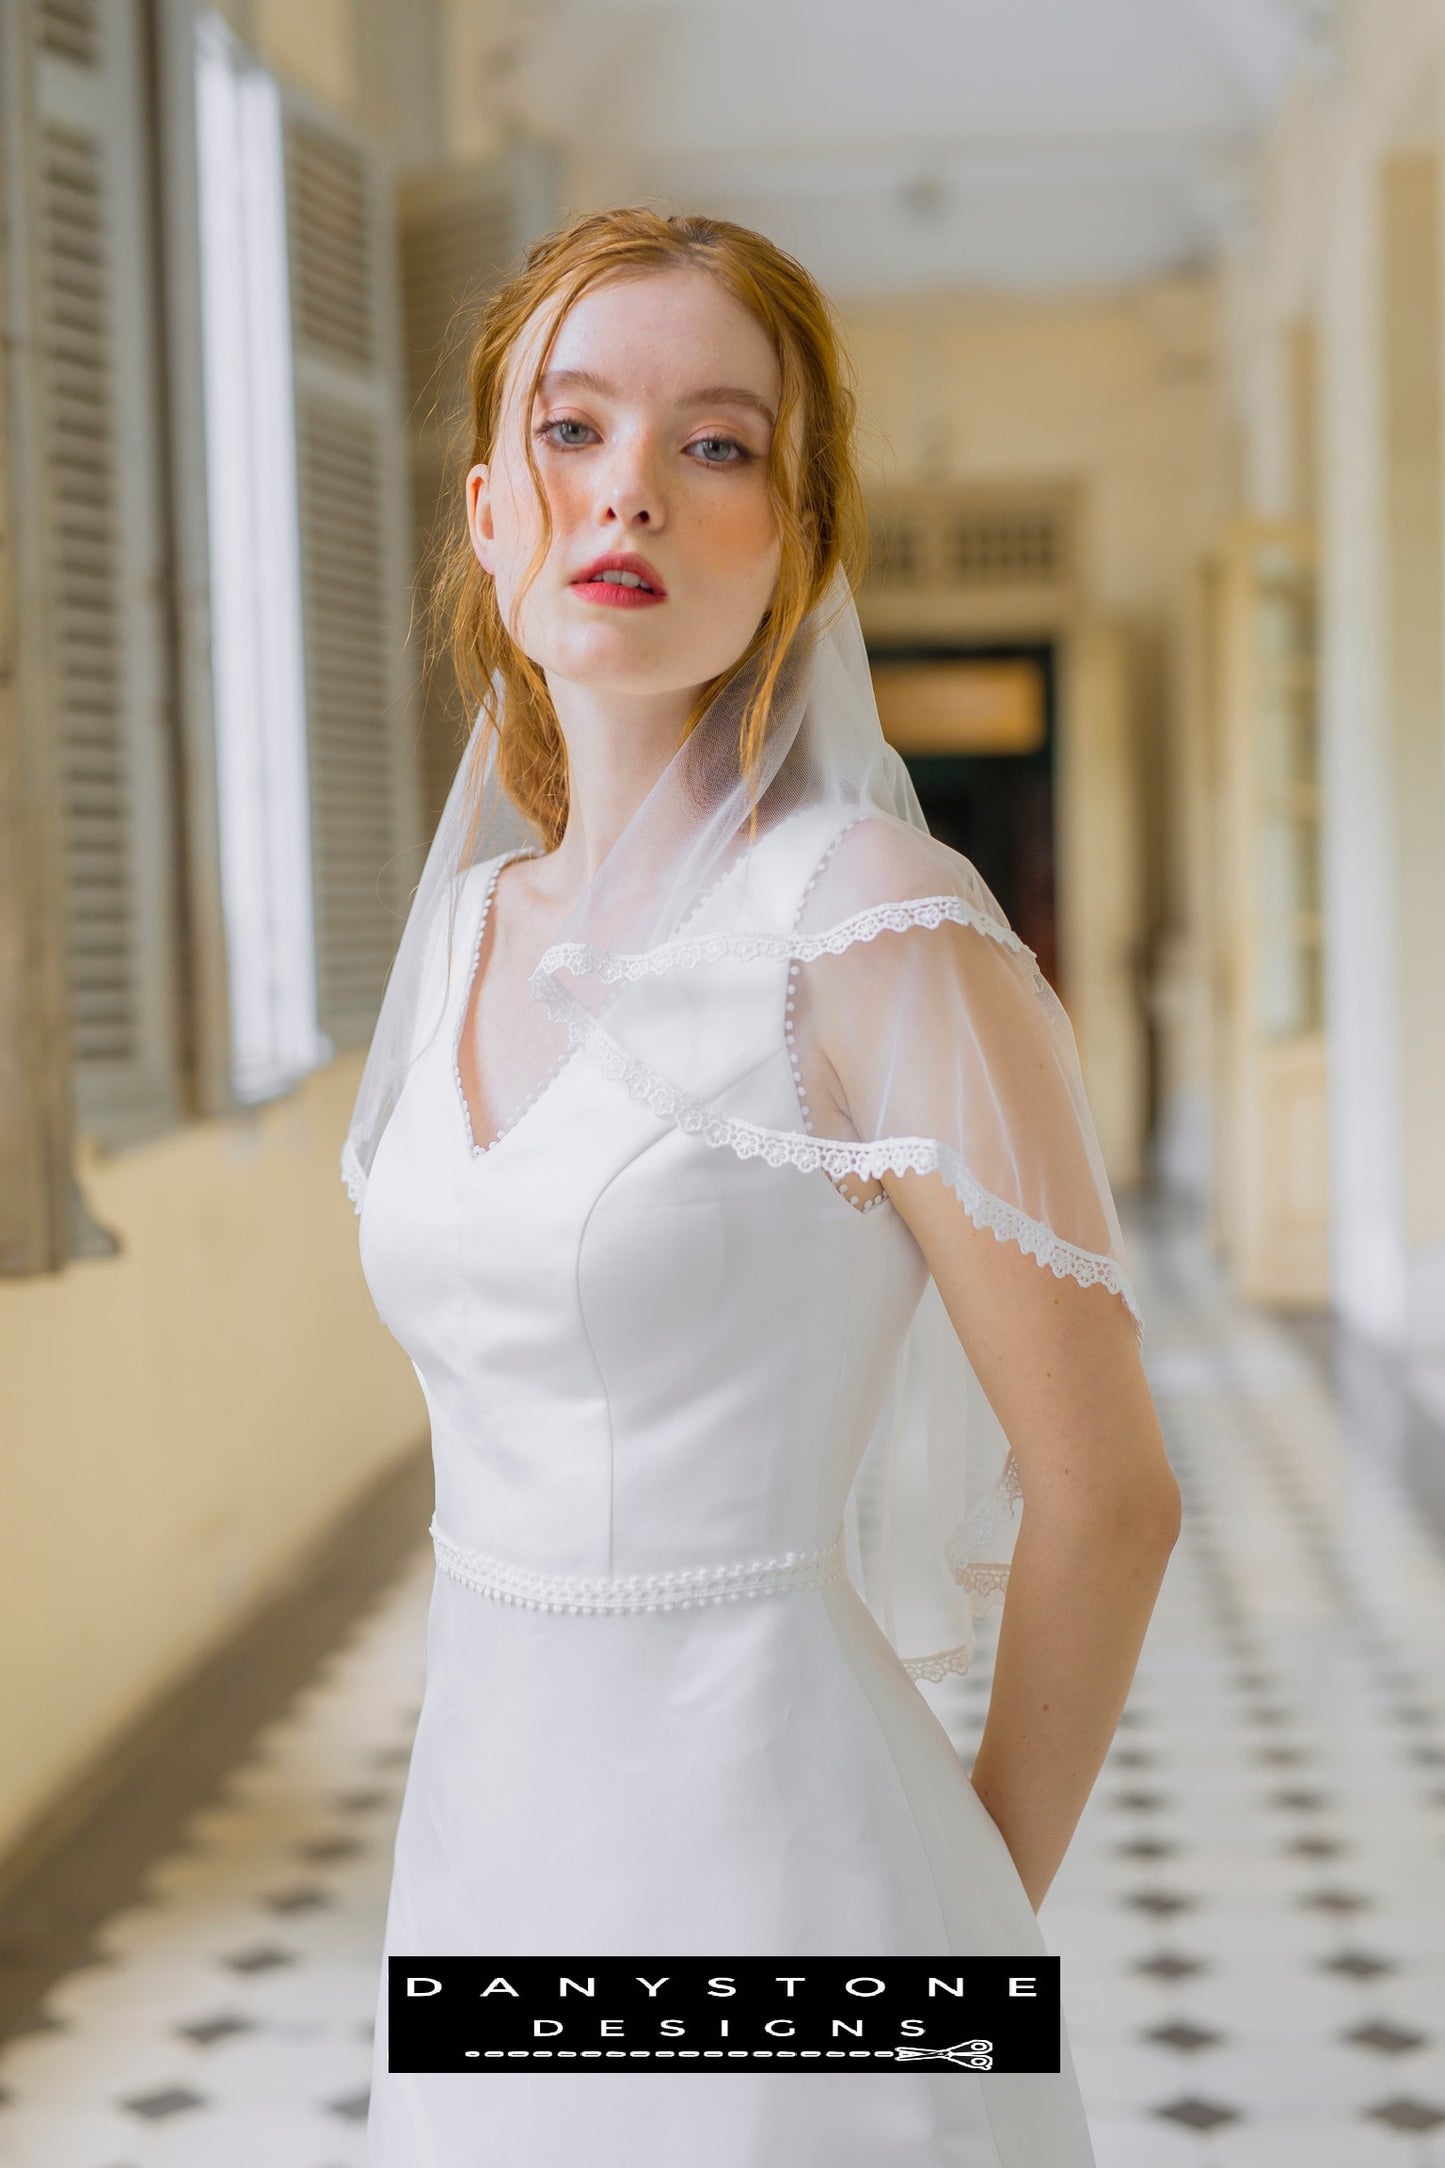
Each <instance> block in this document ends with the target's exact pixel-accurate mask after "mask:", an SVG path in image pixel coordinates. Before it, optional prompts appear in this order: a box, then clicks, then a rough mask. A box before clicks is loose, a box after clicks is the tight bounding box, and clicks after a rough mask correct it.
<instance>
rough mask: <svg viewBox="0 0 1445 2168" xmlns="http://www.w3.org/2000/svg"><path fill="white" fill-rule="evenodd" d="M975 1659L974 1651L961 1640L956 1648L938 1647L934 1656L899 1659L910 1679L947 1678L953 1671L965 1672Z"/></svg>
mask: <svg viewBox="0 0 1445 2168" xmlns="http://www.w3.org/2000/svg"><path fill="white" fill-rule="evenodd" d="M972 1660H973V1651H972V1649H970V1648H967V1647H965V1645H964V1644H963V1643H962V1642H960V1643H959V1644H958V1646H957V1647H956V1648H952V1649H938V1650H936V1651H935V1652H934V1654H933V1655H932V1656H904V1657H900V1659H899V1661H900V1662H901V1664H902V1665H903V1668H904V1670H905V1671H906V1672H907V1673H908V1676H909V1678H910V1679H934V1680H938V1679H946V1678H947V1677H948V1676H949V1674H950V1673H951V1672H958V1673H963V1672H965V1671H967V1670H968V1668H969V1665H970V1663H971V1662H972Z"/></svg>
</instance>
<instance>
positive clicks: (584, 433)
mask: <svg viewBox="0 0 1445 2168" xmlns="http://www.w3.org/2000/svg"><path fill="white" fill-rule="evenodd" d="M567 429H577V430H580V431H581V435H580V436H575V437H569V436H564V435H562V434H560V432H561V431H563V430H567ZM537 434H538V436H539V437H548V438H550V439H551V441H552V442H553V443H554V444H562V445H566V446H567V447H568V448H569V449H573V448H575V447H577V446H578V445H580V444H581V443H582V442H583V441H584V439H585V438H587V437H589V436H592V435H594V434H595V432H594V431H593V429H592V426H591V424H590V423H589V422H579V421H574V420H572V419H571V418H570V417H569V416H567V415H560V416H559V417H558V419H557V420H556V421H554V422H543V424H542V426H541V428H540V429H539V430H538V431H537Z"/></svg>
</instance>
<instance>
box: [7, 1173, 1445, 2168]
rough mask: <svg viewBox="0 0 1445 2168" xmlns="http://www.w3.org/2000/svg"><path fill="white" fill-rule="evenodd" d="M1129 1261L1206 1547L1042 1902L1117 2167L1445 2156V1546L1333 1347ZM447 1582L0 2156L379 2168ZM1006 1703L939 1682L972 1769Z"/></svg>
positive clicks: (1369, 2164)
mask: <svg viewBox="0 0 1445 2168" xmlns="http://www.w3.org/2000/svg"><path fill="white" fill-rule="evenodd" d="M1130 1240H1131V1249H1132V1253H1133V1255H1134V1258H1135V1261H1136V1263H1137V1265H1138V1267H1139V1277H1140V1281H1141V1289H1142V1295H1143V1300H1144V1303H1145V1308H1146V1315H1147V1317H1148V1320H1149V1333H1148V1340H1147V1344H1146V1356H1147V1361H1148V1365H1149V1369H1150V1375H1151V1378H1152V1382H1153V1385H1154V1390H1155V1395H1156V1398H1157V1400H1158V1404H1159V1408H1160V1413H1161V1416H1162V1418H1163V1421H1164V1425H1165V1429H1166V1434H1167V1436H1168V1440H1169V1446H1170V1451H1171V1454H1172V1456H1173V1458H1174V1463H1175V1467H1176V1470H1177V1472H1178V1474H1179V1478H1180V1481H1181V1483H1182V1484H1183V1486H1184V1490H1185V1498H1186V1508H1185V1533H1184V1536H1183V1538H1182V1539H1181V1541H1180V1543H1179V1545H1178V1547H1177V1548H1176V1550H1175V1552H1174V1554H1173V1557H1172V1559H1171V1561H1170V1567H1169V1573H1168V1577H1167V1579H1166V1583H1165V1587H1164V1591H1163V1594H1162V1596H1161V1599H1160V1603H1159V1607H1158V1610H1157V1612H1156V1614H1155V1618H1154V1623H1153V1626H1152V1628H1151V1632H1150V1637H1149V1640H1148V1643H1147V1645H1146V1647H1145V1651H1144V1654H1143V1657H1142V1660H1141V1663H1140V1666H1139V1672H1138V1677H1137V1679H1136V1682H1135V1687H1134V1691H1133V1693H1132V1695H1131V1698H1130V1704H1129V1707H1128V1709H1127V1711H1126V1713H1125V1720H1124V1723H1123V1725H1122V1726H1121V1728H1120V1731H1119V1735H1118V1738H1117V1740H1116V1741H1115V1744H1114V1747H1113V1749H1112V1752H1111V1754H1110V1757H1109V1762H1108V1765H1107V1767H1106V1769H1105V1771H1104V1773H1103V1775H1102V1777H1101V1778H1100V1781H1099V1784H1098V1787H1097V1789H1096V1791H1095V1794H1094V1797H1093V1799H1092V1800H1091V1801H1090V1804H1089V1806H1088V1808H1087V1810H1086V1812H1085V1815H1084V1818H1083V1820H1082V1822H1081V1824H1080V1826H1079V1831H1078V1834H1077V1836H1076V1839H1075V1842H1074V1845H1073V1847H1072V1849H1071V1851H1070V1854H1069V1857H1068V1859H1067V1860H1066V1862H1065V1864H1064V1867H1063V1869H1062V1870H1061V1872H1060V1874H1059V1877H1058V1879H1057V1881H1056V1882H1055V1884H1054V1887H1053V1889H1052V1890H1051V1891H1050V1893H1049V1896H1048V1898H1047V1900H1046V1902H1045V1905H1044V1908H1043V1912H1042V1915H1041V1917H1042V1923H1043V1927H1044V1930H1045V1933H1046V1935H1047V1936H1048V1938H1049V1942H1050V1945H1051V1947H1052V1948H1054V1949H1056V1950H1058V1951H1059V1953H1060V1954H1061V1956H1062V1959H1063V1981H1064V1993H1065V2000H1066V2007H1067V2009H1068V2012H1069V2022H1070V2031H1071V2037H1072V2040H1073V2044H1074V2053H1075V2059H1076V2062H1077V2065H1078V2069H1079V2074H1080V2078H1081V2080H1082V2083H1083V2086H1084V2089H1085V2094H1086V2097H1087V2099H1088V2101H1089V2103H1090V2113H1091V2120H1092V2123H1093V2127H1094V2133H1095V2144H1096V2148H1097V2153H1098V2162H1099V2168H1173V2164H1174V2163H1186V2164H1189V2168H1377V2164H1393V2168H1445V1546H1442V1542H1441V1539H1440V1537H1439V1535H1438V1534H1437V1533H1436V1532H1435V1531H1434V1530H1433V1529H1432V1528H1431V1527H1430V1526H1429V1525H1428V1524H1427V1522H1426V1521H1425V1519H1424V1518H1423V1517H1422V1516H1421V1515H1419V1514H1418V1513H1417V1512H1416V1511H1415V1510H1414V1508H1413V1507H1412V1506H1411V1505H1410V1503H1409V1502H1408V1500H1407V1499H1406V1497H1405V1496H1404V1494H1403V1493H1402V1491H1401V1490H1400V1489H1399V1488H1398V1484H1399V1474H1398V1465H1397V1463H1395V1462H1393V1461H1392V1459H1391V1456H1390V1455H1389V1454H1388V1453H1383V1454H1379V1455H1377V1454H1376V1453H1375V1452H1374V1451H1373V1450H1372V1448H1371V1444H1370V1436H1369V1426H1368V1423H1366V1424H1365V1425H1364V1427H1363V1430H1362V1428H1361V1426H1360V1423H1359V1417H1358V1410H1355V1411H1353V1412H1352V1414H1351V1416H1350V1418H1349V1419H1348V1420H1347V1419H1346V1418H1345V1417H1344V1415H1342V1413H1341V1410H1340V1408H1339V1407H1338V1406H1337V1404H1336V1403H1335V1402H1334V1400H1333V1399H1332V1398H1331V1393H1330V1388H1329V1387H1328V1385H1327V1384H1326V1382H1325V1372H1324V1370H1323V1368H1322V1367H1321V1366H1320V1364H1319V1362H1318V1361H1317V1359H1316V1357H1315V1356H1314V1355H1312V1354H1311V1353H1309V1352H1308V1351H1307V1350H1306V1347H1305V1344H1304V1341H1303V1339H1302V1338H1301V1336H1300V1335H1298V1334H1297V1333H1296V1332H1294V1331H1293V1330H1291V1329H1288V1328H1285V1327H1282V1326H1279V1325H1275V1324H1272V1323H1270V1322H1268V1321H1267V1320H1264V1319H1263V1318H1261V1317H1259V1316H1258V1315H1256V1314H1253V1313H1250V1312H1248V1311H1243V1310H1241V1309H1240V1308H1239V1307H1238V1306H1237V1305H1235V1304H1234V1303H1232V1302H1231V1301H1230V1300H1228V1299H1227V1298H1226V1297H1225V1296H1224V1295H1223V1294H1222V1293H1221V1291H1220V1289H1219V1287H1218V1284H1217V1281H1216V1278H1215V1275H1214V1273H1213V1272H1212V1270H1211V1269H1210V1268H1209V1267H1208V1265H1207V1263H1206V1262H1205V1261H1204V1259H1203V1257H1202V1255H1201V1252H1200V1250H1199V1248H1198V1245H1197V1243H1196V1241H1195V1240H1194V1238H1193V1237H1192V1236H1191V1235H1190V1234H1189V1233H1188V1232H1187V1231H1180V1230H1176V1229H1174V1228H1172V1226H1171V1224H1170V1222H1169V1221H1168V1219H1167V1218H1160V1217H1157V1216H1151V1218H1150V1220H1149V1221H1148V1222H1147V1223H1145V1222H1138V1223H1135V1224H1132V1225H1131V1228H1130ZM1442 1450H1445V1440H1442ZM431 1571H432V1567H431V1554H430V1547H429V1546H427V1545H424V1544H419V1545H418V1546H417V1549H416V1553H415V1558H414V1563H413V1565H411V1566H410V1567H409V1568H408V1570H407V1572H406V1574H405V1575H404V1577H403V1578H402V1580H401V1581H400V1582H399V1583H397V1584H395V1585H394V1586H393V1587H392V1588H391V1589H390V1590H389V1592H388V1593H387V1594H386V1595H385V1597H384V1598H383V1599H382V1600H381V1601H380V1602H379V1603H378V1604H377V1605H376V1607H375V1608H374V1610H373V1611H372V1612H371V1613H370V1614H369V1615H368V1616H367V1617H366V1618H365V1619H364V1620H363V1622H362V1623H361V1625H360V1626H359V1627H358V1628H357V1629H356V1630H354V1631H353V1632H352V1633H351V1635H350V1637H349V1639H348V1640H347V1642H346V1643H345V1644H344V1645H343V1646H342V1647H340V1648H339V1649H337V1650H336V1651H335V1653H334V1654H333V1656H332V1657H331V1658H330V1660H329V1661H328V1662H327V1663H326V1664H325V1665H324V1666H323V1667H322V1669H321V1670H320V1671H319V1672H318V1673H317V1675H316V1676H315V1678H314V1679H313V1680H312V1682H311V1684H310V1685H309V1687H308V1688H307V1690H306V1691H305V1692H304V1694H303V1695H302V1696H301V1698H300V1699H299V1700H298V1701H296V1702H295V1703H293V1704H292V1706H291V1707H290V1709H289V1710H288V1712H287V1715H286V1716H285V1718H284V1720H282V1721H280V1722H278V1723H275V1724H273V1725H272V1726H270V1727H269V1729H267V1730H266V1731H265V1732H263V1733H262V1734H261V1736H260V1738H259V1740H258V1743H257V1751H256V1753H255V1755H254V1757H253V1758H252V1759H251V1760H250V1761H249V1762H248V1763H247V1764H246V1765H245V1766H244V1767H243V1768H242V1769H241V1770H240V1771H238V1772H237V1773H236V1774H235V1775H234V1776H233V1778H232V1779H231V1780H230V1781H229V1782H228V1783H227V1785H226V1786H225V1788H224V1791H223V1794H222V1796H220V1797H219V1798H217V1799H216V1801H215V1802H214V1803H213V1804H212V1805H211V1806H209V1807H208V1808H206V1809H205V1810H204V1811H203V1812H201V1813H198V1814H195V1815H193V1816H192V1818H191V1819H190V1821H189V1823H188V1824H187V1825H186V1827H185V1843H184V1848H183V1849H179V1850H176V1851H173V1852H172V1853H170V1854H169V1855H168V1856H166V1857H164V1858H163V1859H162V1860H161V1861H160V1862H159V1863H158V1864H157V1865H156V1866H155V1867H154V1868H152V1870H151V1871H150V1873H149V1875H148V1877H147V1879H146V1883H145V1887H144V1901H143V1902H141V1903H139V1904H135V1905H133V1906H131V1907H129V1908H128V1909H126V1910H123V1911H121V1912H118V1913H116V1914H115V1915H114V1916H112V1917H111V1918H110V1919H109V1920H108V1921H107V1922H106V1924H105V1926H104V1928H103V1930H102V1932H101V1936H100V1949H101V1952H102V1954H103V1961H102V1962H89V1963H87V1964H86V1965H85V1966H84V1967H83V1969H81V1970H78V1971H75V1972H72V1973H70V1974H69V1975H68V1976H66V1977H65V1978H64V1979H62V1980H61V1981H60V1982H58V1983H57V1984H56V1985H55V1986H54V1987H53V1988H52V1989H51V1990H50V1992H49V1994H48V1996H47V1998H46V2001H45V2003H44V2005H43V2013H42V2014H43V2018H44V2022H43V2024H42V2025H41V2027H40V2028H39V2029H36V2030H30V2031H27V2032H25V2033H23V2034H21V2035H19V2036H18V2037H16V2038H15V2039H13V2040H12V2041H11V2042H10V2044H9V2045H8V2047H5V2048H3V2049H0V2168H199V2164H201V2163H205V2164H206V2168H257V2164H258V2163H265V2164H266V2168H352V2164H360V2162H361V2161H362V2157H363V2135H364V2119H365V2098H366V2084H367V2069H368V2055H369V2037H370V2023H371V2016H372V2006H373V1997H374V1993H375V1987H376V1976H377V1969H376V1968H377V1963H378V1950H379V1944H380V1934H381V1919H382V1912H383V1907H384V1903H385V1895H386V1880H387V1875H388V1871H389V1866H390V1851H391V1840H392V1829H393V1824H394V1819H395V1814H396V1809H397V1806H398V1803H399V1799H400V1791H401V1782H402V1777H403V1774H404V1771H405V1765H406V1758H407V1754H408V1751H409V1744H410V1737H411V1731H412V1727H413V1725H414V1722H415V1717H416V1708H417V1701H418V1696H419V1692H420V1686H421V1664H422V1655H423V1646H424V1642H423V1630H424V1620H425V1610H426V1601H427V1594H428V1589H429V1586H430V1579H431ZM987 1680H988V1663H987V1653H986V1648H985V1651H984V1654H983V1656H982V1659H981V1663H980V1668H979V1670H978V1671H977V1672H976V1673H975V1675H974V1676H973V1677H972V1678H970V1679H967V1680H955V1681H950V1682H948V1685H947V1686H945V1687H939V1688H929V1689H928V1692H929V1694H930V1698H931V1699H932V1700H933V1702H934V1706H935V1707H936V1708H938V1710H939V1712H940V1714H941V1715H942V1716H943V1717H944V1720H945V1722H947V1723H948V1725H949V1726H950V1728H951V1730H952V1731H953V1733H954V1736H955V1737H956V1739H957V1741H958V1743H959V1746H960V1749H961V1751H962V1752H963V1753H964V1755H965V1758H966V1759H967V1758H970V1757H971V1754H972V1750H973V1746H974V1744H975V1743H976V1740H977V1736H978V1732H979V1729H980V1727H981V1723H982V1716H983V1705H984V1702H985V1700H986V1697H987V1691H988V1685H987ZM740 2168H742V2164H740ZM1040 2168H1046V2164H1044V2163H1040Z"/></svg>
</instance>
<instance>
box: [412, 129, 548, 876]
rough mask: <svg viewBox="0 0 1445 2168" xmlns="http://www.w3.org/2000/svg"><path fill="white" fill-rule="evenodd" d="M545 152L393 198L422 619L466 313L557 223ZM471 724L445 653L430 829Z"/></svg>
mask: <svg viewBox="0 0 1445 2168" xmlns="http://www.w3.org/2000/svg"><path fill="white" fill-rule="evenodd" d="M557 204H558V196H557V174H556V166H555V161H554V159H553V158H552V156H551V154H550V152H549V151H548V149H547V147H546V146H545V145H543V144H539V143H534V142H531V141H526V140H524V141H522V142H520V143H519V144H517V145H516V146H515V148H514V149H512V150H511V151H510V152H509V153H508V154H507V155H506V156H505V157H504V158H499V159H496V160H494V161H491V162H489V163H487V164H485V165H479V166H475V167H471V168H468V169H466V170H463V171H458V170H457V169H455V168H447V169H445V170H441V171H437V172H435V173H419V174H412V175H409V176H408V177H407V179H406V180H405V181H404V182H403V184H402V186H401V189H400V191H399V195H398V218H399V223H400V231H401V281H402V310H403V318H404V323H405V338H406V364H407V376H406V398H407V433H406V434H407V456H408V464H409V468H410V481H411V511H412V533H413V538H414V547H415V553H416V563H417V618H418V622H420V621H421V618H422V614H423V612H424V610H425V608H426V602H427V597H428V595H429V593H430V590H431V583H432V580H433V578H434V576H435V573H436V568H437V562H438V555H439V552H440V551H441V550H442V549H444V548H445V547H446V546H447V545H448V543H450V542H451V541H453V540H454V539H455V537H456V535H457V533H458V531H459V529H460V528H461V527H462V526H463V525H464V522H465V517H466V514H465V506H464V501H463V496H462V484H463V479H464V477H465V474H466V467H467V453H468V439H469V416H468V410H467V385H466V362H467V353H468V348H469V344H470V340H469V330H470V320H471V313H472V312H473V311H474V310H475V308H476V307H477V305H478V304H479V303H480V302H482V301H483V300H484V299H485V298H486V296H487V294H488V293H490V292H491V291H492V290H493V288H494V287H496V286H497V285H498V284H499V283H500V282H501V280H502V279H503V278H504V277H505V276H506V275H507V274H508V273H509V272H510V271H511V270H513V269H514V268H515V267H516V265H517V263H518V262H519V261H520V258H521V255H522V252H523V251H524V249H525V248H526V246H527V244H528V242H529V241H531V240H533V239H535V237H536V236H537V235H538V234H539V233H541V232H543V231H544V230H545V229H546V228H547V227H548V226H549V225H550V224H551V223H552V221H553V219H554V218H555V216H556V213H557ZM471 720H472V718H471V717H470V716H469V715H465V714H463V712H462V710H461V706H460V702H459V699H458V695H457V687H456V680H455V677H454V676H453V674H452V671H451V669H450V666H449V664H448V662H447V659H446V656H445V653H441V654H439V655H438V656H437V657H436V658H435V660H434V663H433V666H432V667H430V668H428V669H426V670H425V671H424V674H423V677H422V737H421V743H422V778H423V789H424V793H425V818H426V823H427V829H428V833H429V832H430V831H431V829H433V828H434V827H435V825H436V822H437V819H438V816H439V815H440V813H441V809H442V804H443V801H444V800H445V798H446V794H447V789H448V787H449V785H450V783H451V780H452V776H453V774H454V772H455V770H456V765H457V760H458V757H459V755H460V752H461V748H462V745H463V744H464V742H465V738H466V733H467V730H468V729H469V727H470V724H471Z"/></svg>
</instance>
